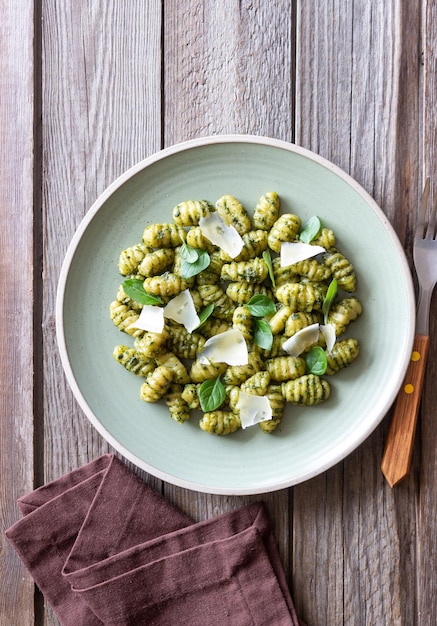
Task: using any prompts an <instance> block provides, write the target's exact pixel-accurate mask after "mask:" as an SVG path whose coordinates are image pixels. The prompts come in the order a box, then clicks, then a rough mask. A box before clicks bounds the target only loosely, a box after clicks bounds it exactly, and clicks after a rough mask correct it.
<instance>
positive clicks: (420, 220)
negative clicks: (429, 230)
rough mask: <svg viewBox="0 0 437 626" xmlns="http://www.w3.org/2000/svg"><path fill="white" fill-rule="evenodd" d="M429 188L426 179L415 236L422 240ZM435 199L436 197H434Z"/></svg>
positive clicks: (428, 180)
mask: <svg viewBox="0 0 437 626" xmlns="http://www.w3.org/2000/svg"><path fill="white" fill-rule="evenodd" d="M429 187H430V178H429V176H428V178H427V179H426V182H425V187H424V189H423V194H422V200H421V201H420V209H419V213H418V215H417V224H416V236H417V237H419V238H420V239H423V238H424V236H425V216H426V209H427V206H428V198H429ZM436 198H437V195H436Z"/></svg>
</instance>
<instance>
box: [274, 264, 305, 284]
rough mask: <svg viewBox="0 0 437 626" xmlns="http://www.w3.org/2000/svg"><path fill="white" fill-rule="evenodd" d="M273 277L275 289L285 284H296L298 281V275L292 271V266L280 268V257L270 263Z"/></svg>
mask: <svg viewBox="0 0 437 626" xmlns="http://www.w3.org/2000/svg"><path fill="white" fill-rule="evenodd" d="M272 266H273V275H274V277H275V285H276V287H280V286H281V285H284V284H285V283H297V282H299V280H300V277H299V274H296V272H295V271H294V270H293V266H292V265H286V266H285V267H281V259H280V257H275V258H274V259H273V261H272Z"/></svg>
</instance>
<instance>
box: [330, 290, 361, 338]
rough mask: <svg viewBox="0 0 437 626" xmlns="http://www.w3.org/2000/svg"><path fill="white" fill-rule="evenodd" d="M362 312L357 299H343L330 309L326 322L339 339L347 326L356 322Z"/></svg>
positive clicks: (352, 297)
mask: <svg viewBox="0 0 437 626" xmlns="http://www.w3.org/2000/svg"><path fill="white" fill-rule="evenodd" d="M362 312H363V307H362V306H361V302H360V301H359V300H358V299H357V298H355V297H354V296H351V297H350V298H343V300H340V302H337V303H336V304H334V305H333V306H332V307H331V309H330V311H329V313H328V319H327V322H328V324H332V325H333V326H334V327H335V335H336V336H337V337H339V336H340V335H342V334H343V333H344V331H345V330H346V328H347V326H348V325H349V324H350V323H351V322H353V321H354V320H356V319H357V317H359V316H360V315H361V313H362Z"/></svg>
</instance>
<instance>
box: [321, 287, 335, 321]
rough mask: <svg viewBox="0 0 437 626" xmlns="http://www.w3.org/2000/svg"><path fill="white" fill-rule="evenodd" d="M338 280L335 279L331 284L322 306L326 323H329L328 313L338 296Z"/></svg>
mask: <svg viewBox="0 0 437 626" xmlns="http://www.w3.org/2000/svg"><path fill="white" fill-rule="evenodd" d="M337 287H338V283H337V279H336V278H333V279H332V280H331V282H330V283H329V287H328V291H327V292H326V296H325V299H324V300H323V304H322V313H323V315H324V323H325V324H327V323H328V313H329V309H330V308H331V305H332V303H333V302H334V299H335V296H336V295H337Z"/></svg>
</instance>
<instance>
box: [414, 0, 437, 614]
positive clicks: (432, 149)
mask: <svg viewBox="0 0 437 626" xmlns="http://www.w3.org/2000/svg"><path fill="white" fill-rule="evenodd" d="M422 23H423V40H422V47H421V52H422V54H423V64H424V65H423V70H424V72H423V84H422V88H423V107H422V114H423V119H422V123H423V130H422V135H421V136H422V154H423V179H422V181H423V182H424V180H425V177H426V176H430V177H431V180H432V183H433V185H432V192H433V193H434V195H435V194H436V193H437V158H436V157H437V123H436V122H437V119H436V118H437V113H436V112H437V47H436V42H437V2H436V0H427V2H426V3H425V7H424V15H423V20H422ZM422 181H421V182H422ZM436 355H437V291H436V289H434V295H433V300H432V304H431V312H430V330H429V346H428V365H427V369H426V373H425V380H424V386H423V390H422V405H421V412H420V417H419V424H418V429H419V437H418V439H419V442H418V443H419V444H420V460H421V465H420V491H419V495H418V512H417V519H418V528H417V589H418V597H417V610H418V612H419V614H420V615H421V619H422V623H423V624H434V623H436V622H437V604H436V602H435V595H436V589H437V532H436V529H435V520H436V519H437V483H436V476H437V455H436V449H437V429H436V407H437V386H436V384H435V381H436V377H437V358H436ZM420 435H421V437H420ZM416 451H417V447H416ZM416 454H417V452H416ZM433 598H434V600H433Z"/></svg>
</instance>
